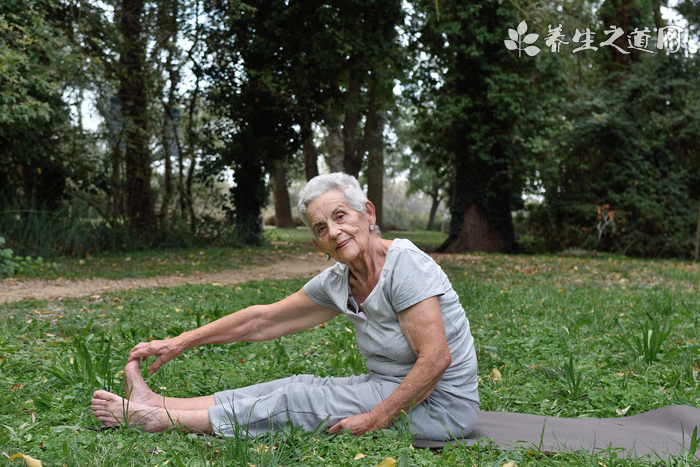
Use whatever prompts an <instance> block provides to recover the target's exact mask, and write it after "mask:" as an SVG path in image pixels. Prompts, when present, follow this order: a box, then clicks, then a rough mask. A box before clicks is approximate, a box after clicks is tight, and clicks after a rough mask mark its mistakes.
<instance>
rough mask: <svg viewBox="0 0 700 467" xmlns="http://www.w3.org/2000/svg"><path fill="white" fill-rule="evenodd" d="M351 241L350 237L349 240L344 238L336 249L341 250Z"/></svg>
mask: <svg viewBox="0 0 700 467" xmlns="http://www.w3.org/2000/svg"><path fill="white" fill-rule="evenodd" d="M348 243H350V239H349V238H348V239H347V240H343V241H342V242H341V243H339V244H338V246H336V247H335V249H336V250H340V249H341V248H343V247H344V246H345V245H347V244H348Z"/></svg>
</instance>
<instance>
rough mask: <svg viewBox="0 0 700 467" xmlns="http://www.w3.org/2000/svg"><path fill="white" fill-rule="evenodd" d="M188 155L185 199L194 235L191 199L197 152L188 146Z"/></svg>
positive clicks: (194, 222)
mask: <svg viewBox="0 0 700 467" xmlns="http://www.w3.org/2000/svg"><path fill="white" fill-rule="evenodd" d="M190 155H191V156H190V166H189V168H188V169H187V182H186V186H185V196H186V198H185V199H186V201H187V211H188V212H189V214H190V232H192V235H194V234H195V233H197V216H196V215H195V213H194V201H193V200H192V182H193V181H194V168H195V166H196V165H197V153H196V152H195V151H192V150H191V148H190ZM183 217H184V212H183Z"/></svg>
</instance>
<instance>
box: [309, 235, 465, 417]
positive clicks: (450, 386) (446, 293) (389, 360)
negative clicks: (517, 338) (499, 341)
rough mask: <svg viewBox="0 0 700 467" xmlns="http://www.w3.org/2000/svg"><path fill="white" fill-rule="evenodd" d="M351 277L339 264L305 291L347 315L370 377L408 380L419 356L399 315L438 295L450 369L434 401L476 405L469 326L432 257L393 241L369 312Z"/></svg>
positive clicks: (368, 304) (369, 302) (401, 241)
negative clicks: (352, 289) (355, 296)
mask: <svg viewBox="0 0 700 467" xmlns="http://www.w3.org/2000/svg"><path fill="white" fill-rule="evenodd" d="M348 275H349V269H348V267H347V265H345V264H341V263H337V264H335V265H334V266H332V267H330V268H328V269H326V270H325V271H323V272H322V273H321V274H319V275H318V276H316V277H314V278H313V279H311V281H309V282H308V283H307V284H306V285H305V286H304V292H306V295H308V296H309V298H311V300H313V301H314V302H316V303H318V304H319V305H323V306H326V307H328V308H331V309H333V310H337V311H339V312H341V313H344V314H345V315H346V316H348V318H349V319H350V321H352V322H353V324H354V325H355V337H356V339H357V345H358V348H359V350H360V352H361V353H362V355H364V356H365V357H366V358H367V369H368V370H369V372H370V377H372V376H375V377H379V378H384V379H389V380H394V381H401V380H403V378H405V377H406V375H408V373H409V372H410V371H411V369H412V368H413V365H414V364H415V362H416V355H415V354H414V352H413V349H412V348H411V346H410V344H409V343H408V340H407V339H406V337H405V336H404V334H403V332H402V331H401V327H400V326H399V322H398V317H397V313H399V312H401V311H403V310H405V309H406V308H409V307H410V306H412V305H415V304H416V303H419V302H421V301H423V300H425V299H427V298H430V297H435V296H437V297H438V299H439V302H440V309H441V310H442V319H443V322H444V323H445V334H446V336H447V343H448V345H449V348H450V355H451V357H452V364H451V365H450V367H449V368H448V369H447V370H446V371H445V374H444V375H443V377H442V379H441V380H440V381H439V382H438V384H437V387H436V388H435V391H434V392H433V394H432V395H431V397H430V398H431V399H437V400H438V401H439V400H441V399H445V402H447V403H446V404H445V406H448V407H449V406H452V405H453V404H454V402H455V401H454V398H458V399H466V400H469V401H473V402H476V403H478V401H479V396H478V393H477V380H476V375H477V364H476V354H475V352H474V339H473V338H472V335H471V332H470V330H469V321H468V320H467V317H466V315H465V312H464V309H463V308H462V305H461V304H460V303H459V297H458V296H457V294H456V293H455V291H454V289H453V288H452V284H450V281H449V279H448V278H447V276H446V275H445V273H444V272H443V271H442V269H441V268H440V266H439V265H438V264H437V263H436V262H435V261H433V259H432V258H431V257H429V256H428V255H426V254H425V253H423V252H422V251H420V250H419V249H418V248H417V247H416V246H415V245H413V243H411V242H410V241H408V240H404V239H396V240H394V241H393V242H391V245H390V247H389V250H388V251H387V255H386V261H385V263H384V267H383V268H382V273H381V275H380V277H379V282H377V285H376V287H375V288H374V290H372V292H371V293H370V294H369V296H368V297H367V299H366V300H365V301H364V303H362V304H361V305H362V308H363V309H364V312H365V313H362V312H360V311H359V309H358V307H357V304H356V303H355V300H354V299H353V298H352V296H351V295H350V292H349V291H350V288H349V283H348ZM447 399H449V400H450V401H449V402H448V400H447Z"/></svg>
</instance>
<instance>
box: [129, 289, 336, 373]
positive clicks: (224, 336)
mask: <svg viewBox="0 0 700 467" xmlns="http://www.w3.org/2000/svg"><path fill="white" fill-rule="evenodd" d="M339 314H340V313H339V312H337V311H335V310H331V309H330V308H326V307H324V306H322V305H319V304H317V303H316V302H314V301H313V300H311V299H310V298H309V297H308V296H307V295H306V293H305V292H304V289H301V290H299V291H298V292H296V293H294V294H292V295H290V296H289V297H287V298H285V299H284V300H280V301H279V302H277V303H272V304H270V305H254V306H251V307H248V308H245V309H243V310H241V311H238V312H236V313H231V314H230V315H226V316H224V317H222V318H219V319H217V320H216V321H212V322H211V323H208V324H205V325H204V326H202V327H199V328H197V329H193V330H192V331H187V332H183V333H182V334H180V335H179V336H177V337H174V338H172V339H166V340H156V341H151V342H141V343H140V344H138V345H136V346H135V347H134V348H133V349H131V351H130V352H129V361H132V360H136V359H142V360H145V359H146V358H147V357H151V356H154V357H156V361H155V362H153V364H151V366H150V367H149V368H148V372H149V373H151V374H153V373H155V372H156V371H157V370H158V368H160V367H161V366H163V365H164V364H165V363H167V362H169V361H170V360H172V359H173V358H175V357H177V356H178V355H180V354H181V353H182V352H184V351H185V350H187V349H189V348H192V347H196V346H198V345H203V344H229V343H232V342H241V341H248V342H260V341H266V340H271V339H277V338H278V337H281V336H285V335H287V334H292V333H294V332H298V331H303V330H305V329H309V328H312V327H314V326H317V325H319V324H321V323H324V322H326V321H328V320H330V319H332V318H334V317H335V316H337V315H339Z"/></svg>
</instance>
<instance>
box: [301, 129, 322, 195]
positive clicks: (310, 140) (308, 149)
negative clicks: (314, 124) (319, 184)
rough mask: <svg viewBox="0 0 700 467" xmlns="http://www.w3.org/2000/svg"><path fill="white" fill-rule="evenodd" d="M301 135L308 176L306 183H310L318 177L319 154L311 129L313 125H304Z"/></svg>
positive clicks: (305, 168) (305, 170)
mask: <svg viewBox="0 0 700 467" xmlns="http://www.w3.org/2000/svg"><path fill="white" fill-rule="evenodd" d="M301 135H302V138H304V143H303V152H304V172H305V174H306V181H307V182H308V181H309V180H311V179H312V178H314V177H315V176H316V175H318V162H317V159H318V154H317V153H316V146H314V133H313V130H312V129H311V124H309V123H306V124H305V125H304V128H302V130H301Z"/></svg>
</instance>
